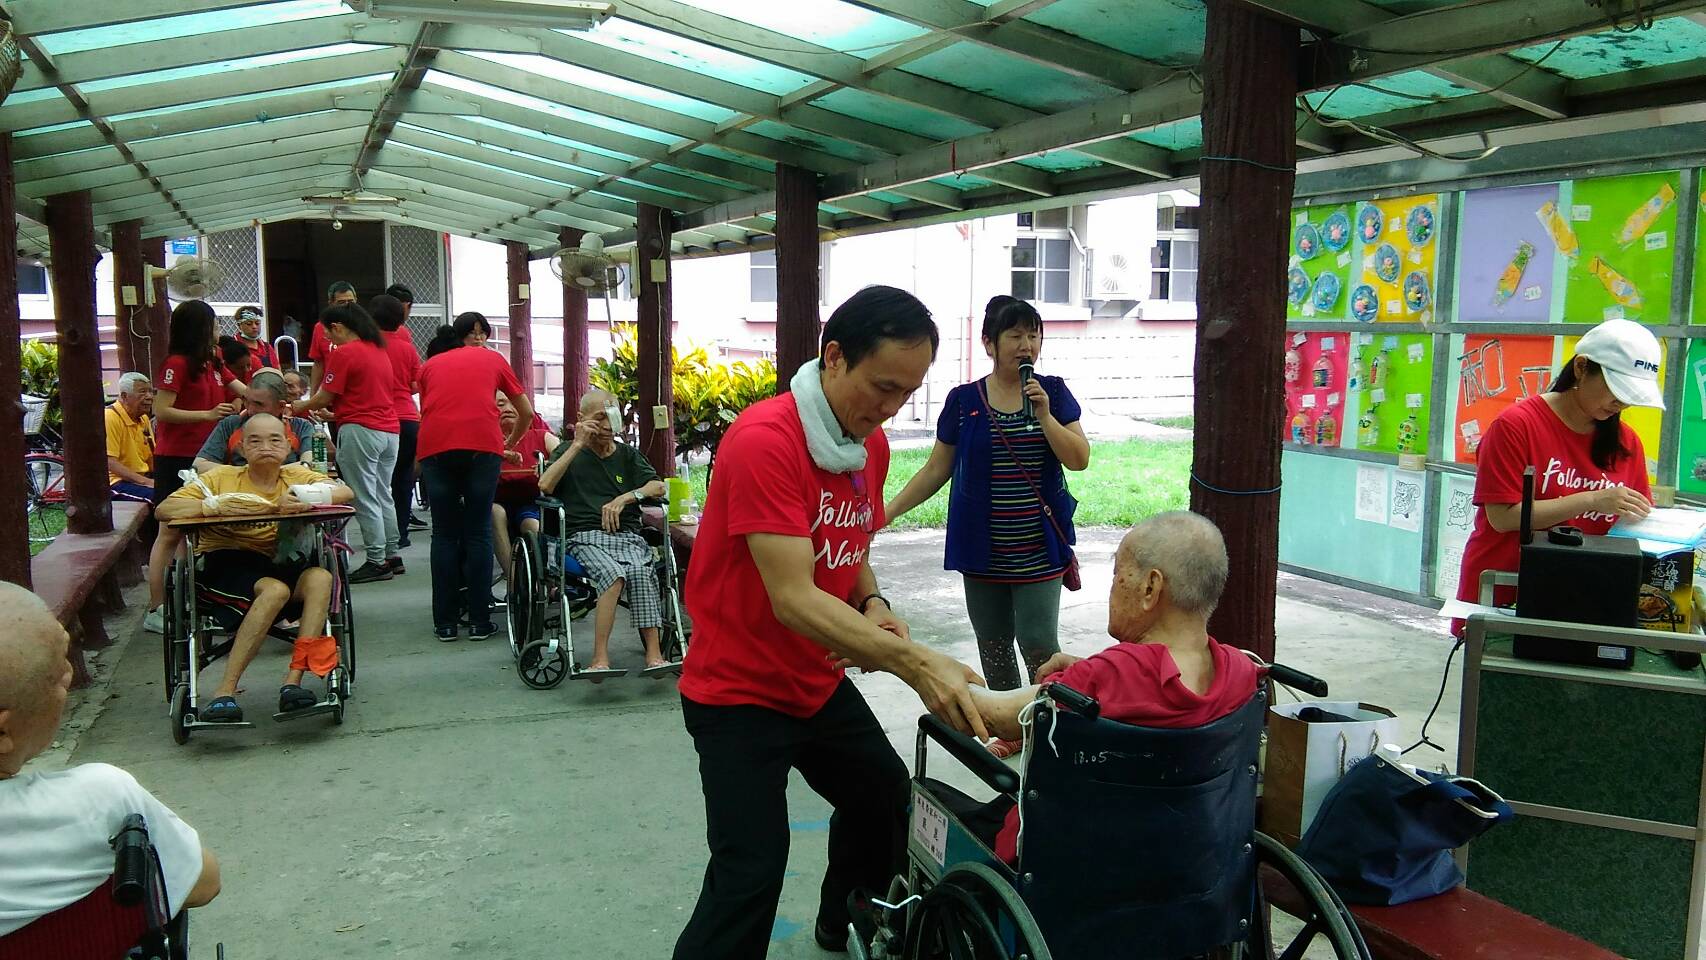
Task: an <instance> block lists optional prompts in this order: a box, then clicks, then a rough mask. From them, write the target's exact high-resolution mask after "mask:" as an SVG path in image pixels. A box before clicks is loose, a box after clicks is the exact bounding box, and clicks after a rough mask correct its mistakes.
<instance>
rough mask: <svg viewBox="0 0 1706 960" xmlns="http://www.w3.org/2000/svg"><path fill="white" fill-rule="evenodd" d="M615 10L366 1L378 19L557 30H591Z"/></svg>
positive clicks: (575, 4)
mask: <svg viewBox="0 0 1706 960" xmlns="http://www.w3.org/2000/svg"><path fill="white" fill-rule="evenodd" d="M615 10H616V8H615V6H614V5H613V4H609V3H592V2H587V0H367V15H368V16H370V17H374V18H377V19H385V20H394V19H397V20H436V21H439V22H442V23H477V24H484V25H486V26H493V27H546V28H550V29H556V30H591V29H592V28H593V27H596V26H598V25H599V24H601V23H603V22H604V21H606V20H608V19H610V15H611V14H612V13H614V12H615Z"/></svg>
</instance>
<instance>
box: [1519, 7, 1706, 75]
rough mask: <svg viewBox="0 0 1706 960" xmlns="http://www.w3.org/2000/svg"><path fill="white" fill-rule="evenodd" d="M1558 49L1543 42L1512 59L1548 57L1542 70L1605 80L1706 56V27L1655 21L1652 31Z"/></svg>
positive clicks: (1581, 40) (1594, 37)
mask: <svg viewBox="0 0 1706 960" xmlns="http://www.w3.org/2000/svg"><path fill="white" fill-rule="evenodd" d="M1554 46H1556V42H1555V41H1554V42H1553V43H1542V44H1538V45H1536V46H1532V47H1525V48H1523V49H1521V50H1514V51H1512V52H1511V56H1513V57H1516V58H1518V59H1519V60H1526V61H1527V62H1529V63H1534V62H1536V61H1538V60H1539V59H1540V58H1541V57H1545V58H1546V62H1545V64H1544V65H1542V66H1541V67H1540V68H1539V69H1542V70H1550V71H1552V72H1553V73H1559V74H1563V75H1564V76H1566V77H1569V78H1571V79H1573V80H1579V79H1582V78H1585V77H1603V76H1605V75H1606V74H1611V73H1622V72H1623V71H1625V70H1639V69H1641V68H1642V67H1662V66H1664V65H1666V64H1671V63H1682V62H1684V61H1687V60H1694V59H1696V58H1699V57H1701V56H1706V26H1703V25H1701V24H1698V23H1694V22H1693V21H1690V20H1688V19H1686V18H1684V17H1672V18H1670V19H1668V20H1658V21H1655V22H1654V23H1653V27H1652V29H1651V30H1637V31H1635V32H1633V33H1615V32H1606V33H1596V34H1591V35H1588V36H1583V37H1574V38H1571V39H1569V40H1566V41H1564V44H1563V46H1561V47H1558V50H1557V52H1556V53H1553V52H1552V48H1553V47H1554ZM1548 54H1550V55H1549V56H1548Z"/></svg>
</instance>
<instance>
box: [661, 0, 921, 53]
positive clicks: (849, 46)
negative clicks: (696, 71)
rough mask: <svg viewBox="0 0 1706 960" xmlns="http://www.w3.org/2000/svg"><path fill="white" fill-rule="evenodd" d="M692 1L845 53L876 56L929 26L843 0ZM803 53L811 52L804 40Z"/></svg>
mask: <svg viewBox="0 0 1706 960" xmlns="http://www.w3.org/2000/svg"><path fill="white" fill-rule="evenodd" d="M692 5H693V6H695V7H699V8H700V9H702V10H709V11H711V12H713V13H720V14H722V15H723V16H725V17H731V18H733V19H735V20H740V21H742V22H744V23H750V24H752V25H753V26H757V27H763V28H765V29H766V30H773V31H775V32H777V33H781V34H785V35H787V36H790V37H798V38H800V39H801V40H803V41H805V42H806V43H811V44H816V45H817V46H820V47H829V48H830V49H833V50H839V51H841V52H842V53H852V54H855V55H857V56H860V57H873V56H876V55H877V54H878V53H881V52H882V51H883V50H885V49H887V48H889V47H892V46H894V45H895V44H897V43H902V42H904V41H907V40H910V39H912V38H914V37H918V36H922V35H923V34H924V33H925V31H923V30H921V29H919V28H917V27H914V26H912V25H911V24H906V23H902V22H900V21H899V20H895V19H893V18H891V17H887V16H884V15H882V14H880V13H872V12H871V11H869V10H862V9H860V8H858V7H855V6H853V5H852V4H850V3H842V2H841V0H787V2H786V3H779V2H759V3H755V2H753V0H693V3H692ZM799 49H800V51H801V52H811V51H810V50H809V49H808V48H807V47H805V46H804V45H802V46H801V47H800V48H799Z"/></svg>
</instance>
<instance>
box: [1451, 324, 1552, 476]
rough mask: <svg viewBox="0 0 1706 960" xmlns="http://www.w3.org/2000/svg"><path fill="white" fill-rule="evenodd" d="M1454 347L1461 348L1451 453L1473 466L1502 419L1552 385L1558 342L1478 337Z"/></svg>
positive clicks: (1461, 341) (1535, 339)
mask: <svg viewBox="0 0 1706 960" xmlns="http://www.w3.org/2000/svg"><path fill="white" fill-rule="evenodd" d="M1454 342H1459V343H1461V344H1462V346H1461V347H1460V348H1459V352H1458V355H1457V363H1456V370H1457V411H1456V415H1455V418H1454V421H1453V424H1452V434H1453V441H1452V452H1453V458H1454V459H1455V460H1456V461H1457V462H1459V463H1474V462H1475V450H1476V449H1477V448H1478V447H1480V445H1481V438H1482V437H1483V436H1484V435H1485V434H1486V432H1487V428H1488V427H1489V426H1492V423H1493V421H1494V420H1495V419H1497V418H1498V416H1499V414H1501V413H1504V412H1505V410H1506V408H1508V407H1509V406H1510V405H1511V404H1513V403H1516V402H1517V401H1518V400H1521V399H1523V398H1524V397H1530V396H1533V395H1534V394H1537V393H1539V392H1541V391H1542V390H1545V389H1546V385H1547V384H1549V383H1551V382H1552V373H1553V358H1554V354H1555V352H1556V348H1557V341H1556V340H1555V339H1554V338H1552V337H1510V336H1496V335H1481V334H1474V335H1470V336H1466V337H1463V338H1462V339H1461V340H1460V341H1454Z"/></svg>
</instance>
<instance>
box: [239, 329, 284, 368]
mask: <svg viewBox="0 0 1706 960" xmlns="http://www.w3.org/2000/svg"><path fill="white" fill-rule="evenodd" d="M237 339H238V340H243V338H242V337H238V338H237ZM243 346H245V347H248V348H249V356H250V357H251V358H252V359H253V360H254V364H253V366H254V368H255V369H256V370H259V369H261V368H262V367H273V368H275V369H276V368H277V367H278V351H277V350H275V349H274V348H273V345H272V344H270V343H268V342H266V341H265V340H256V341H255V342H253V343H250V342H249V341H247V340H243Z"/></svg>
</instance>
